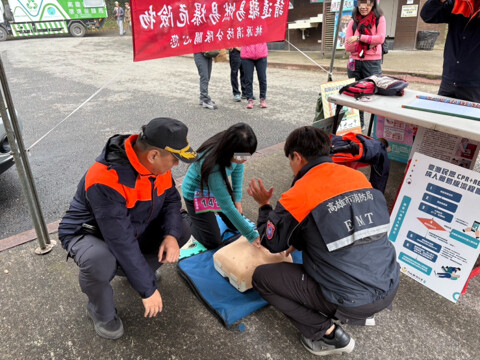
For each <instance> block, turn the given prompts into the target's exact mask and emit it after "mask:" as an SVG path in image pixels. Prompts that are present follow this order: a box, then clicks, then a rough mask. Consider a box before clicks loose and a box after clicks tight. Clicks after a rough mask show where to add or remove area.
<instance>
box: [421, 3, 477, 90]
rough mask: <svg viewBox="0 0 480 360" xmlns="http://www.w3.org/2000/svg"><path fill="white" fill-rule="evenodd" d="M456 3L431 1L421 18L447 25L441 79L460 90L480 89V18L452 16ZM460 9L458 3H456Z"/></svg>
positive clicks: (428, 21) (475, 16) (474, 16)
mask: <svg viewBox="0 0 480 360" xmlns="http://www.w3.org/2000/svg"><path fill="white" fill-rule="evenodd" d="M454 5H455V0H446V1H445V3H443V4H442V3H441V2H440V0H429V1H428V2H427V3H425V5H424V6H423V8H422V11H421V12H420V16H421V17H422V19H423V21H425V22H426V23H433V24H440V23H448V34H447V40H446V43H445V49H444V55H443V74H442V80H443V81H444V82H445V83H447V84H451V85H455V86H459V87H467V88H468V87H473V88H478V87H480V60H479V59H480V19H479V14H478V12H477V13H476V14H473V15H471V16H470V17H467V16H465V14H458V13H457V14H452V10H453V9H454ZM457 7H459V4H457Z"/></svg>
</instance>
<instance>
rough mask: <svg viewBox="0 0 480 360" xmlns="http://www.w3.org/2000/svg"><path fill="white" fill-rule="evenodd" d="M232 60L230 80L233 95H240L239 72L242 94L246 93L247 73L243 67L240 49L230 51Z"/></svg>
mask: <svg viewBox="0 0 480 360" xmlns="http://www.w3.org/2000/svg"><path fill="white" fill-rule="evenodd" d="M229 60H230V82H231V83H232V91H233V95H240V90H239V89H238V72H239V71H240V88H241V91H242V95H245V74H244V72H243V68H242V59H241V58H240V51H238V50H237V49H233V50H231V51H230V52H229Z"/></svg>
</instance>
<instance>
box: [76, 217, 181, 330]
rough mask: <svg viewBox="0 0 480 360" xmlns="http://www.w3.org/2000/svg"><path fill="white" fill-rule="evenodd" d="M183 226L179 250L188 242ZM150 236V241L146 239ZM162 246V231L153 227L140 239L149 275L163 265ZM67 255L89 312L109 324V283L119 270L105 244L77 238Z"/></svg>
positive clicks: (112, 307)
mask: <svg viewBox="0 0 480 360" xmlns="http://www.w3.org/2000/svg"><path fill="white" fill-rule="evenodd" d="M182 225H183V233H182V236H181V237H180V239H177V242H178V246H179V247H182V246H183V245H184V244H185V243H186V242H187V241H188V239H189V238H190V228H189V226H188V223H187V222H186V221H185V220H182ZM149 235H151V237H150V238H149V239H147V237H148V236H149ZM162 242H163V232H162V230H161V229H160V228H157V230H156V232H155V231H154V227H153V226H152V227H151V228H149V230H148V233H147V232H146V233H145V234H144V236H142V237H141V238H140V239H139V245H140V250H141V251H142V253H143V256H144V257H145V260H146V261H147V263H148V264H149V265H150V267H151V268H152V271H155V270H156V269H158V268H159V267H160V266H161V265H162V264H161V263H159V262H158V250H159V248H160V245H161V244H162ZM68 252H69V255H70V256H71V257H72V258H73V260H74V261H75V263H76V264H77V265H78V267H79V268H80V272H79V274H78V281H79V283H80V288H81V289H82V292H83V293H85V294H86V295H87V296H88V306H89V308H90V311H91V312H92V313H93V314H94V316H95V319H97V320H98V321H105V322H106V321H110V320H111V319H113V317H114V316H115V314H116V310H115V304H114V299H113V288H112V286H111V285H110V281H112V279H113V278H114V277H115V273H116V271H117V268H118V263H117V259H116V258H115V256H114V255H113V253H112V252H111V251H110V250H109V248H108V246H107V244H106V243H105V241H103V240H101V239H99V238H97V237H95V236H93V235H80V236H77V237H76V238H73V239H72V240H71V241H70V244H69V248H68Z"/></svg>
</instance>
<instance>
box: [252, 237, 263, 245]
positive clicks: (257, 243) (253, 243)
mask: <svg viewBox="0 0 480 360" xmlns="http://www.w3.org/2000/svg"><path fill="white" fill-rule="evenodd" d="M252 245H253V246H255V247H256V248H261V247H262V243H261V242H260V236H259V237H257V238H256V239H255V240H253V241H252Z"/></svg>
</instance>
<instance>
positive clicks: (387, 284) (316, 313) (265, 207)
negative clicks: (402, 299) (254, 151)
mask: <svg viewBox="0 0 480 360" xmlns="http://www.w3.org/2000/svg"><path fill="white" fill-rule="evenodd" d="M330 146H331V145H330V139H329V137H328V135H327V134H326V133H325V132H323V131H322V130H320V129H317V128H315V127H312V126H305V127H302V128H299V129H297V130H295V131H293V132H292V133H291V134H290V135H289V136H288V138H287V140H286V142H285V147H284V150H285V156H287V157H288V159H289V161H290V167H291V169H292V171H293V173H294V175H295V178H294V181H293V184H292V187H291V188H290V189H289V190H288V191H287V192H285V193H283V194H282V196H281V198H280V200H279V202H278V203H277V205H276V208H275V210H273V208H272V206H271V205H270V199H271V197H272V194H273V188H271V189H269V190H267V189H266V188H265V187H264V185H263V183H262V181H261V180H255V179H252V180H251V181H250V183H249V188H248V193H249V195H250V196H252V197H253V198H254V200H255V201H256V202H257V203H258V204H259V206H260V209H259V217H258V223H257V226H258V232H259V233H260V240H256V241H255V242H254V245H257V246H260V243H261V245H263V246H265V247H266V248H267V249H269V250H270V251H271V252H281V251H286V253H287V254H288V253H290V252H292V251H294V250H295V249H298V250H301V251H302V256H303V264H291V263H278V264H269V265H262V266H259V267H258V268H257V269H256V270H255V273H254V275H253V281H252V283H253V287H254V288H255V289H256V290H257V291H258V292H259V294H260V295H261V296H262V297H263V298H264V299H265V300H267V301H268V302H269V303H270V304H272V305H273V306H275V307H276V308H277V309H278V310H280V311H281V312H283V313H284V314H285V315H286V316H287V317H288V318H289V319H290V321H292V323H293V324H294V325H295V326H296V327H297V328H298V329H299V330H300V333H301V342H302V344H303V345H304V346H305V348H306V349H307V350H308V351H310V352H311V353H313V354H315V355H328V354H335V353H342V352H351V351H352V350H353V348H354V346H355V342H354V340H353V339H352V338H351V337H350V336H349V335H348V334H347V333H346V332H345V331H344V330H343V329H342V327H341V326H340V325H338V324H336V323H334V322H333V320H335V319H338V320H340V321H341V322H343V323H348V324H355V325H366V323H367V319H368V318H371V317H372V316H373V315H374V314H375V313H377V312H379V311H381V310H383V309H385V308H387V307H391V304H392V301H393V299H394V297H395V294H396V291H397V288H398V284H399V276H400V273H399V270H400V267H399V265H398V263H397V262H396V256H395V249H394V247H393V245H392V244H391V243H390V241H389V240H388V239H387V231H388V228H389V215H388V209H387V205H386V202H385V198H384V197H383V194H382V193H381V192H380V191H378V190H376V189H373V188H372V186H371V184H370V183H369V182H368V180H367V178H366V177H365V176H364V175H363V174H362V173H361V172H359V171H356V170H353V169H351V168H348V167H346V166H343V165H338V164H335V163H333V162H332V160H331V158H330V157H329V156H328V155H329V154H330Z"/></svg>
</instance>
